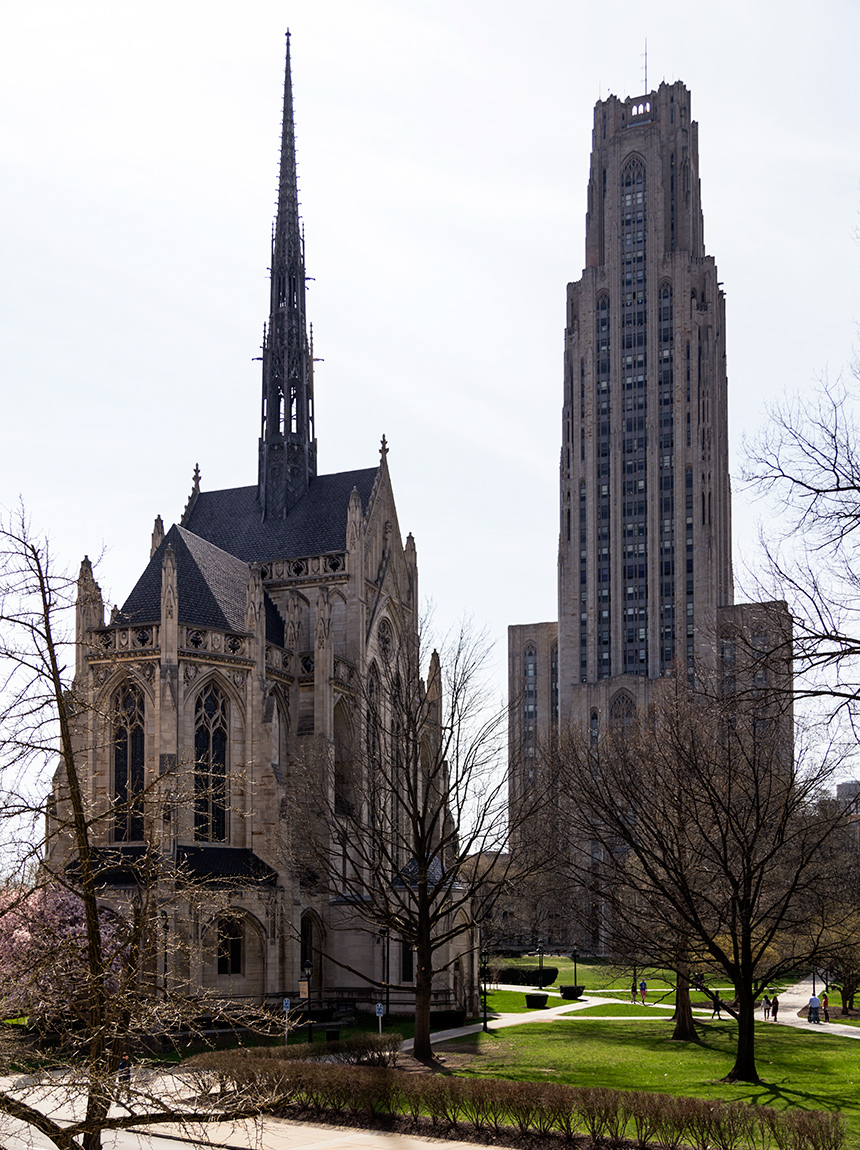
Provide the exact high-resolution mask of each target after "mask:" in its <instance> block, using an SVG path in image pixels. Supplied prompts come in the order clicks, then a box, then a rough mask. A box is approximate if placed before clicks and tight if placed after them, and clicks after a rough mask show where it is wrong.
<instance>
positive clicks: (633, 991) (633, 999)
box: [630, 978, 639, 1002]
mask: <svg viewBox="0 0 860 1150" xmlns="http://www.w3.org/2000/svg"><path fill="white" fill-rule="evenodd" d="M638 989H639V987H638V986H637V985H636V979H635V978H634V979H633V985H632V986H631V987H630V1001H631V1002H638V1001H639V1000H638V998H637V997H636V992H637V991H638Z"/></svg>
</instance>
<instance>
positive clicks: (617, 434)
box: [509, 83, 733, 786]
mask: <svg viewBox="0 0 860 1150" xmlns="http://www.w3.org/2000/svg"><path fill="white" fill-rule="evenodd" d="M728 456H729V450H728V411H727V385H726V354H725V304H724V298H723V293H722V290H721V287H720V283H719V281H718V278H717V268H716V264H715V263H714V260H713V258H712V257H711V256H709V255H707V254H706V252H705V243H704V224H703V217H702V205H701V190H700V184H699V148H698V125H697V124H696V123H695V122H694V120H693V119H692V116H691V105H690V93H689V91H688V90H687V88H686V87H685V86H684V85H683V84H682V83H674V84H666V83H664V84H661V85H660V87H659V88H658V89H657V91H655V92H650V93H648V94H647V95H644V96H638V97H636V98H628V99H625V100H621V99H618V98H617V97H615V96H610V97H609V98H608V99H606V100H601V101H599V102H598V103H597V105H596V106H595V109H594V131H593V135H592V151H591V170H590V176H589V182H588V200H587V212H586V230H585V269H584V271H583V273H582V276H581V278H580V279H578V280H577V281H576V282H575V283H572V284H569V285H568V288H567V319H566V330H565V352H564V402H563V414H562V448H561V465H560V524H559V527H560V534H559V558H558V623H557V624H555V623H541V624H533V625H518V626H514V627H511V628H510V630H509V681H510V697H511V700H512V703H511V707H512V723H511V763H512V786H513V785H514V780H515V778H516V776H517V775H518V776H519V778H520V780H521V782H522V785H523V786H528V784H529V780H530V779H531V778H532V777H533V759H534V757H535V753H536V748H537V747H538V745H539V744H540V743H541V742H546V741H547V740H548V739H549V738H550V737H551V736H552V733H553V731H554V730H555V729H556V728H557V727H558V726H561V727H567V726H578V725H586V724H587V725H590V726H592V728H593V727H594V726H595V725H597V724H599V723H600V722H601V721H603V720H604V718H607V717H612V716H613V715H615V716H616V717H623V716H624V715H625V714H626V713H630V711H631V710H632V709H633V708H635V707H637V706H641V705H643V704H644V703H646V702H647V699H648V693H649V684H650V683H652V682H653V681H654V680H656V679H659V678H660V677H662V676H664V675H665V674H666V673H667V672H669V671H670V670H678V669H681V668H683V669H684V670H685V671H686V669H687V668H688V666H692V665H695V666H696V667H703V668H705V667H713V666H715V665H716V659H717V647H718V644H717V630H718V612H719V609H720V608H723V607H729V606H730V605H731V604H732V602H733V586H732V563H731V488H730V482H729V463H728ZM515 700H516V701H515Z"/></svg>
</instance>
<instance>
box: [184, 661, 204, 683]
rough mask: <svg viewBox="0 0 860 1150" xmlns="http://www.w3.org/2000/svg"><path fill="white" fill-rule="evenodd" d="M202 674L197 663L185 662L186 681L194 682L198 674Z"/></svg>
mask: <svg viewBox="0 0 860 1150" xmlns="http://www.w3.org/2000/svg"><path fill="white" fill-rule="evenodd" d="M199 674H200V668H199V667H198V666H197V664H196V663H184V664H183V676H184V678H185V682H186V683H193V682H194V680H195V679H196V678H197V676H198V675H199Z"/></svg>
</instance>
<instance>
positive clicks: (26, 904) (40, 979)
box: [0, 883, 129, 1020]
mask: <svg viewBox="0 0 860 1150" xmlns="http://www.w3.org/2000/svg"><path fill="white" fill-rule="evenodd" d="M99 924H100V928H101V938H102V948H103V950H104V952H105V957H106V963H105V965H106V967H107V978H106V980H105V987H106V989H107V991H108V993H113V994H115V993H116V992H117V990H118V989H119V987H120V985H121V983H122V967H123V965H124V964H125V963H127V961H128V957H129V948H128V945H127V939H126V933H127V932H126V931H124V930H123V929H122V926H123V924H122V923H121V922H120V920H119V918H118V916H117V914H116V913H115V912H114V911H112V910H109V909H107V908H102V909H101V910H100V912H99ZM88 977H89V975H88V971H87V925H86V917H85V914H84V902H83V899H82V898H81V897H80V895H78V894H76V893H75V892H74V891H72V890H68V889H63V887H61V886H59V885H58V884H57V883H52V884H50V885H48V886H44V887H36V888H35V889H29V890H28V889H26V888H16V887H7V888H6V889H5V890H2V891H0V988H2V993H3V999H2V1001H3V1006H4V1009H5V1010H6V1012H7V1013H10V1012H11V1013H16V1014H28V1015H36V1016H38V1017H39V1018H44V1019H47V1020H51V1019H53V1018H54V1017H55V1016H56V1015H57V1013H58V1011H60V1010H62V1011H63V1012H70V1013H71V1014H72V1015H73V1016H75V1017H76V1018H78V1019H80V1018H81V1017H82V1015H83V1013H84V1012H85V1011H86V1010H87V1009H88V1006H87V995H86V985H87V982H88Z"/></svg>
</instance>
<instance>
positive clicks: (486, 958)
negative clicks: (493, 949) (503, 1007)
mask: <svg viewBox="0 0 860 1150" xmlns="http://www.w3.org/2000/svg"><path fill="white" fill-rule="evenodd" d="M489 965H490V955H489V953H488V951H487V949H486V947H484V948H483V949H482V950H481V981H482V982H483V984H484V1030H486V1031H487V1032H489V1029H490V1028H489V1026H487V973H488V969H487V968H488V967H489Z"/></svg>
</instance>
